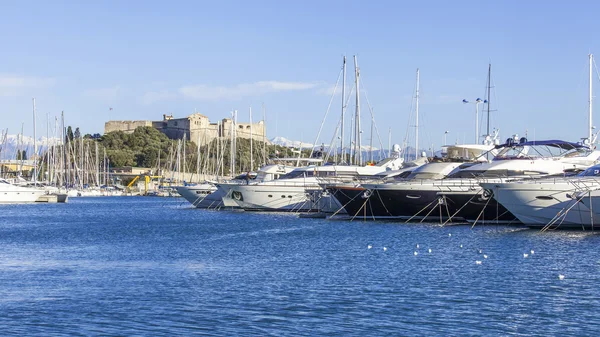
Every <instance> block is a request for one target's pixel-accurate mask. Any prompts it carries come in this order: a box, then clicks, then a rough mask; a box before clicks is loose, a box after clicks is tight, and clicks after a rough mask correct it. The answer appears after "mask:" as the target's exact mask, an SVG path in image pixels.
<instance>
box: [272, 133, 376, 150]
mask: <svg viewBox="0 0 600 337" xmlns="http://www.w3.org/2000/svg"><path fill="white" fill-rule="evenodd" d="M270 141H271V143H272V144H274V145H279V146H284V147H294V148H299V147H302V148H304V149H307V148H311V147H314V148H319V147H321V146H323V147H324V148H325V149H329V144H318V145H313V144H312V143H307V142H302V141H299V140H289V139H287V138H285V137H281V136H277V137H274V138H272V139H271V140H270ZM361 149H362V150H363V151H370V149H371V147H370V146H369V145H363V146H361ZM378 150H379V149H378V148H376V147H373V151H378Z"/></svg>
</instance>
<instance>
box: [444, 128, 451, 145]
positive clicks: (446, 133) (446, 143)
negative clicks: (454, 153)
mask: <svg viewBox="0 0 600 337" xmlns="http://www.w3.org/2000/svg"><path fill="white" fill-rule="evenodd" d="M448 132H450V131H445V132H444V145H448V142H446V138H447V136H448Z"/></svg>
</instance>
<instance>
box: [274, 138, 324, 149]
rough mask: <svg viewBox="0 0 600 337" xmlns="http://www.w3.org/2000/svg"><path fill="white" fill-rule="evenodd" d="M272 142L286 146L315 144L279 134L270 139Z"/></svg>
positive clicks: (311, 145) (308, 146) (304, 146)
mask: <svg viewBox="0 0 600 337" xmlns="http://www.w3.org/2000/svg"><path fill="white" fill-rule="evenodd" d="M270 141H271V143H272V144H275V145H279V146H284V147H295V148H299V147H302V148H305V149H306V148H311V147H313V144H311V143H307V142H301V141H299V140H289V139H287V138H285V137H281V136H277V137H274V138H273V139H270Z"/></svg>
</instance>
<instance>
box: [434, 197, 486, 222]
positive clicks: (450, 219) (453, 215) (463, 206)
mask: <svg viewBox="0 0 600 337" xmlns="http://www.w3.org/2000/svg"><path fill="white" fill-rule="evenodd" d="M481 191H483V188H481V189H480V190H479V191H477V192H476V193H475V195H473V196H472V197H471V199H469V200H468V201H467V202H465V204H464V205H462V206H461V207H460V208H459V209H458V210H457V211H456V212H455V213H454V214H452V216H450V218H448V220H446V222H444V223H443V224H442V227H443V226H445V225H446V224H447V223H448V222H449V221H452V218H454V217H455V216H456V215H457V214H458V213H459V212H460V211H462V209H463V208H465V206H467V204H469V203H470V202H471V200H473V198H475V197H476V196H477V195H479V192H481Z"/></svg>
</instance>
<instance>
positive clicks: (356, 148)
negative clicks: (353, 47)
mask: <svg viewBox="0 0 600 337" xmlns="http://www.w3.org/2000/svg"><path fill="white" fill-rule="evenodd" d="M354 72H355V76H356V116H355V117H354V125H355V130H354V138H355V142H354V156H355V161H354V162H355V163H356V164H358V165H362V151H361V143H360V90H359V88H360V70H359V69H358V63H357V60H356V55H354Z"/></svg>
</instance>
